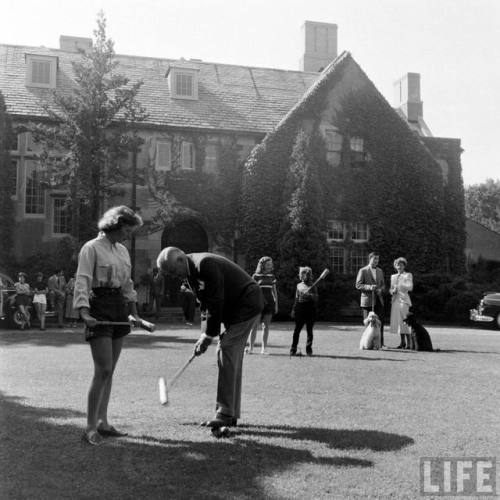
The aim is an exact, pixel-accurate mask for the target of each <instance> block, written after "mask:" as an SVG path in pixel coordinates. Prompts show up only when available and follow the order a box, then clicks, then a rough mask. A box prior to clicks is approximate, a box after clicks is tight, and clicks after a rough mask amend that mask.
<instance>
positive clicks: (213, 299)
mask: <svg viewBox="0 0 500 500" xmlns="http://www.w3.org/2000/svg"><path fill="white" fill-rule="evenodd" d="M187 259H188V266H189V276H188V280H189V284H190V285H191V287H192V288H193V290H194V291H195V293H196V295H197V297H198V300H199V301H200V304H201V306H200V308H201V310H202V311H203V310H206V311H207V313H208V318H207V331H206V332H205V333H206V334H207V335H209V336H211V337H215V336H217V335H219V333H220V326H221V323H223V324H224V325H225V326H226V327H227V326H228V325H235V324H237V323H241V322H243V321H247V320H249V319H250V318H253V317H254V316H256V315H257V314H259V313H260V312H261V311H262V309H263V307H264V300H263V297H262V292H261V291H260V287H259V285H257V283H256V282H255V281H254V280H253V279H252V278H251V277H250V276H249V275H248V274H247V273H246V272H245V271H243V269H241V268H240V267H239V266H238V265H236V264H235V263H234V262H232V261H230V260H229V259H226V258H225V257H221V256H220V255H215V254H212V253H206V252H204V253H191V254H188V255H187Z"/></svg>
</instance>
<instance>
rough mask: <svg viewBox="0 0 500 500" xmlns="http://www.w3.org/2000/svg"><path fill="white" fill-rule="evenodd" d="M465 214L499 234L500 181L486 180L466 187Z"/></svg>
mask: <svg viewBox="0 0 500 500" xmlns="http://www.w3.org/2000/svg"><path fill="white" fill-rule="evenodd" d="M465 213H466V215H467V217H469V218H470V219H472V220H474V221H476V222H478V223H479V224H482V225H483V226H486V227H487V228H489V229H491V230H492V231H496V232H497V233H500V180H493V179H486V181H485V182H482V183H479V184H473V185H471V186H468V187H467V188H466V189H465Z"/></svg>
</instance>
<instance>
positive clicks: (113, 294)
mask: <svg viewBox="0 0 500 500" xmlns="http://www.w3.org/2000/svg"><path fill="white" fill-rule="evenodd" d="M89 304H90V315H91V316H92V317H94V318H95V319H96V320H97V321H120V322H122V321H128V319H127V318H128V304H127V302H126V300H125V298H124V297H123V295H122V293H121V290H120V289H119V288H94V289H93V290H92V292H90V297H89ZM128 333H130V325H116V326H115V325H98V326H96V327H94V328H87V329H86V332H85V340H86V341H87V342H89V341H91V340H92V339H95V338H98V337H110V338H113V339H117V338H120V337H124V336H125V335H127V334H128Z"/></svg>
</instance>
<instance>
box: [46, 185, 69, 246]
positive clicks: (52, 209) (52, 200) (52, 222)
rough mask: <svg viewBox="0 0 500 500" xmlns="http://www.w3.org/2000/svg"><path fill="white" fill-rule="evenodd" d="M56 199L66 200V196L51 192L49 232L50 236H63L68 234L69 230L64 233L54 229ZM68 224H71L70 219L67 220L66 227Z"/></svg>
mask: <svg viewBox="0 0 500 500" xmlns="http://www.w3.org/2000/svg"><path fill="white" fill-rule="evenodd" d="M56 200H63V201H65V200H66V196H65V195H60V194H57V193H56V194H51V221H50V229H51V232H52V236H59V237H60V236H65V235H67V234H69V231H68V232H66V233H60V232H58V231H56V230H55V229H56V214H57V210H56ZM70 226H71V220H69V222H68V229H70Z"/></svg>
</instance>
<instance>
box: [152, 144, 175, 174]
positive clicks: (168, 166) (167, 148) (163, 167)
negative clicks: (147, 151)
mask: <svg viewBox="0 0 500 500" xmlns="http://www.w3.org/2000/svg"><path fill="white" fill-rule="evenodd" d="M162 150H163V151H162ZM163 154H165V155H166V156H167V161H166V162H165V164H162V163H163V162H162V161H161V160H162V158H163ZM155 170H157V171H158V172H168V171H170V170H172V142H171V141H165V140H158V141H156V155H155Z"/></svg>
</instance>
